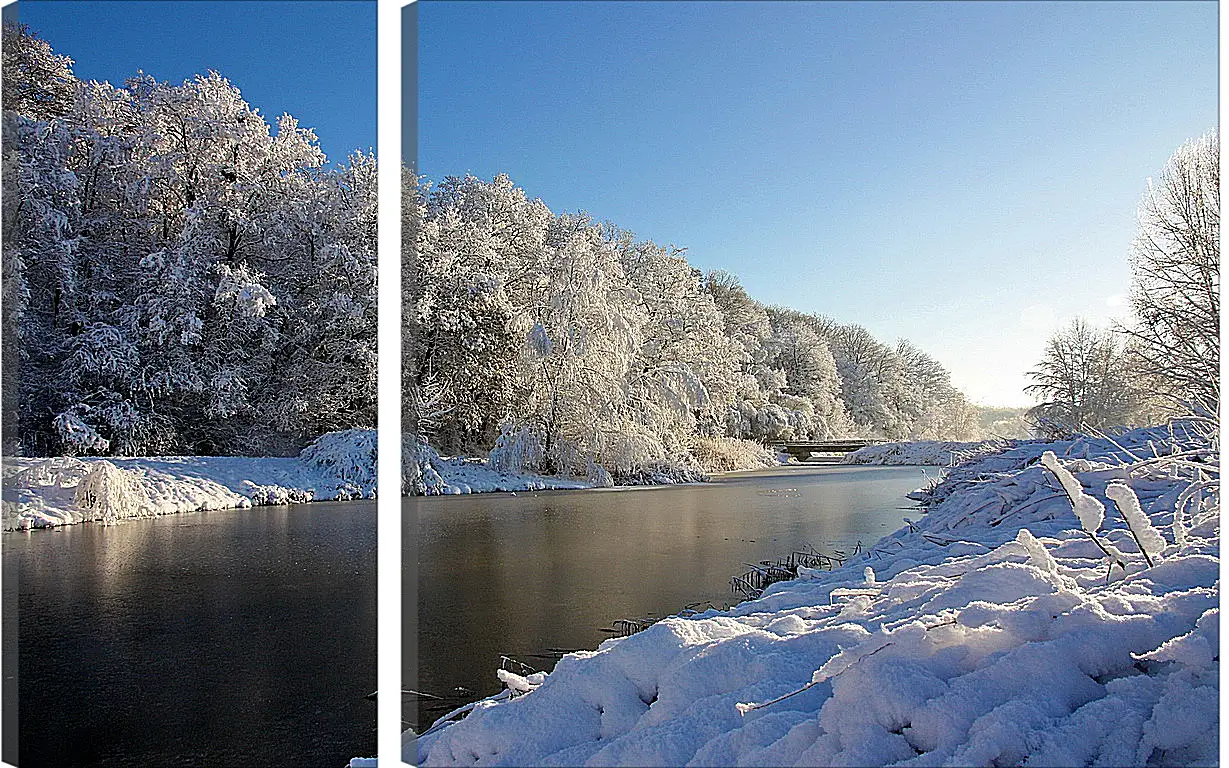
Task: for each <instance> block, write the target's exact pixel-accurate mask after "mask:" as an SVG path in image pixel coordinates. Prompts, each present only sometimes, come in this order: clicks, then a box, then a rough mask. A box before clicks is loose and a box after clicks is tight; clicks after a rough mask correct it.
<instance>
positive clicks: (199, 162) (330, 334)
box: [4, 28, 376, 454]
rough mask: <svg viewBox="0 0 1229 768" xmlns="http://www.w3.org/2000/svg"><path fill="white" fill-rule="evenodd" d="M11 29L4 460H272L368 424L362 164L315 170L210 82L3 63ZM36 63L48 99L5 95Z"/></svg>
mask: <svg viewBox="0 0 1229 768" xmlns="http://www.w3.org/2000/svg"><path fill="white" fill-rule="evenodd" d="M13 33H14V31H13V30H10V29H7V28H6V49H5V62H4V65H5V68H6V69H5V73H4V74H5V82H6V91H5V94H6V95H5V110H4V150H5V175H4V185H5V193H6V194H5V209H4V218H5V220H4V224H5V226H4V259H5V264H4V267H5V268H4V279H5V282H4V299H5V330H6V343H12V344H14V345H15V347H6V349H5V352H6V359H7V361H8V364H9V365H13V366H14V368H12V369H10V370H6V374H11V375H6V376H5V382H6V389H7V388H9V387H12V385H13V384H16V385H17V389H16V391H15V392H10V391H6V396H7V398H10V399H11V400H12V401H15V402H16V412H17V413H18V423H17V425H16V429H15V430H14V433H16V434H17V435H19V436H20V440H21V443H22V445H21V448H22V449H23V450H26V451H29V452H35V453H52V452H60V451H63V450H67V449H70V448H71V449H73V450H75V451H78V452H79V451H82V450H90V451H95V452H106V453H113V454H130V453H166V452H171V451H176V452H180V451H184V452H198V453H214V452H219V451H226V452H269V451H274V452H286V453H289V452H297V450H298V449H299V448H301V447H302V445H303V444H305V443H306V442H307V441H308V440H310V439H312V438H314V437H316V436H317V435H319V434H320V432H322V431H328V430H334V429H341V428H346V427H370V426H373V425H374V419H375V373H374V371H375V210H376V203H375V165H374V159H373V158H371V157H368V156H362V155H356V156H354V157H352V158H351V159H350V163H349V164H348V165H346V166H341V167H338V168H334V169H326V168H325V157H324V155H323V153H322V152H321V151H320V150H319V147H318V146H317V142H316V137H315V136H314V134H312V132H311V131H308V130H305V129H302V128H301V127H299V126H298V124H297V123H296V122H295V120H294V119H293V118H292V117H290V116H285V115H284V116H282V117H281V118H279V119H278V120H277V121H276V125H275V126H272V125H270V123H269V122H267V121H266V120H265V118H264V117H263V116H262V115H261V114H260V113H259V111H258V110H257V109H255V108H254V107H252V106H250V105H249V104H247V102H246V101H244V99H243V98H242V95H241V94H240V93H239V91H238V89H237V88H235V87H234V86H233V85H232V84H231V83H229V82H228V81H227V80H226V79H225V78H223V77H222V76H220V75H218V74H216V73H208V74H205V75H201V76H197V77H195V78H193V79H191V80H189V81H187V82H184V83H182V84H180V85H171V84H168V83H161V82H158V81H156V80H155V79H154V78H152V77H149V76H146V75H138V76H137V77H135V78H133V79H131V80H129V81H128V82H127V83H125V84H124V86H123V87H116V86H113V85H111V84H108V83H99V82H93V81H87V82H81V81H77V80H76V79H73V78H70V77H69V76H68V75H69V74H71V73H69V71H68V68H67V67H68V63H69V62H66V60H65V61H60V60H59V59H57V58H56V57H55V56H54V54H51V53H50V49H49V48H46V47H45V44H44V43H41V42H40V41H35V42H34V43H30V42H29V41H28V40H27V39H26V37H21V40H20V41H19V42H21V44H22V45H25V46H26V48H27V49H28V50H27V51H26V54H24V55H25V56H26V59H30V58H31V57H34V58H36V59H37V60H38V61H39V62H42V63H41V64H39V65H38V67H36V66H35V65H33V64H30V63H29V62H28V61H26V59H22V60H20V61H19V63H17V64H14V63H13V61H12V57H11V56H10V53H11V52H10V50H9V48H8V47H7V43H8V39H9V38H8V36H9V35H10V34H13ZM23 41H24V42H23ZM18 48H20V46H18ZM18 48H15V49H14V51H16V52H17V53H20V52H21V51H20V50H18ZM57 61H59V64H58V65H57V66H59V70H57V71H60V73H61V75H62V76H58V77H59V79H58V80H55V82H54V83H52V84H51V85H52V86H54V88H53V91H54V93H52V94H51V95H38V94H37V93H35V95H25V96H22V95H20V93H21V92H20V91H13V92H10V91H9V90H8V85H9V84H10V83H11V82H14V81H20V80H21V78H22V77H24V76H25V73H26V72H28V71H36V70H37V71H46V70H48V67H51V66H52V64H55V63H56V62H57ZM23 62H24V63H23ZM47 62H50V63H47ZM10 67H12V69H11V68H10ZM39 67H41V69H39ZM65 73H68V74H65ZM11 76H12V77H11ZM12 94H18V95H12ZM53 97H54V98H53ZM31 104H33V105H34V106H31ZM50 104H54V109H52V108H51V107H49V106H48V105H50ZM40 110H41V111H40ZM35 113H37V114H35ZM14 352H15V354H13V353H14ZM67 424H76V425H81V426H82V427H84V428H85V429H86V430H88V432H87V431H83V430H82V429H73V430H67V431H66V430H65V429H64V428H63V427H64V425H67ZM89 433H93V434H96V435H97V437H98V439H96V440H93V439H91V440H88V441H86V442H85V443H82V442H81V441H80V440H77V439H76V437H74V436H80V435H82V434H89Z"/></svg>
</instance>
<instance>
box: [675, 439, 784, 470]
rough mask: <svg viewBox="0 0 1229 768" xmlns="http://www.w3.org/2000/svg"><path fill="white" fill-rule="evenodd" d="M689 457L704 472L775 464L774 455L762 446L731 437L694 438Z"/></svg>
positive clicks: (759, 467) (751, 441)
mask: <svg viewBox="0 0 1229 768" xmlns="http://www.w3.org/2000/svg"><path fill="white" fill-rule="evenodd" d="M691 455H692V456H693V457H694V458H695V461H696V464H697V465H699V467H700V468H701V469H702V470H703V471H705V472H733V471H735V470H739V469H762V468H764V467H771V466H774V465H776V464H777V457H776V455H775V454H774V453H773V452H772V451H770V450H768V449H767V448H765V447H764V446H763V445H760V444H759V443H757V442H755V441H754V440H739V439H737V438H733V437H699V438H696V441H695V444H694V445H693V446H692V448H691Z"/></svg>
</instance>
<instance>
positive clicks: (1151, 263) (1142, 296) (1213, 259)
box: [1126, 132, 1220, 410]
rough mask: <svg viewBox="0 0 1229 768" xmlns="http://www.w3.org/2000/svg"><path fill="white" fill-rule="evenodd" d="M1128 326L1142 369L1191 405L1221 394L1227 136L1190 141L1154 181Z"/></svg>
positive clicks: (1137, 250) (1137, 244) (1213, 402)
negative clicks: (1222, 232) (1222, 147)
mask: <svg viewBox="0 0 1229 768" xmlns="http://www.w3.org/2000/svg"><path fill="white" fill-rule="evenodd" d="M1131 270H1132V278H1133V279H1132V286H1131V308H1132V309H1133V310H1134V313H1135V322H1134V323H1133V324H1131V325H1130V326H1128V327H1127V328H1126V332H1127V333H1128V334H1129V335H1130V336H1131V338H1132V342H1133V343H1132V344H1131V345H1130V351H1131V354H1132V356H1133V357H1134V358H1135V361H1136V363H1137V367H1138V368H1140V369H1141V370H1143V371H1146V372H1147V373H1148V374H1149V377H1150V378H1151V380H1152V381H1151V385H1152V386H1153V387H1154V388H1155V389H1156V390H1157V391H1158V392H1159V393H1160V394H1162V395H1164V396H1166V397H1167V398H1169V399H1170V400H1171V401H1173V402H1175V403H1177V404H1179V405H1180V406H1182V407H1185V408H1191V407H1199V408H1203V409H1211V410H1215V408H1216V406H1217V405H1218V404H1219V400H1220V140H1219V137H1218V136H1217V134H1216V133H1215V132H1211V133H1208V134H1206V135H1204V136H1202V137H1200V138H1198V139H1194V140H1192V141H1188V142H1187V143H1186V144H1184V145H1182V147H1181V148H1179V149H1178V151H1177V152H1175V153H1174V155H1173V156H1172V157H1170V159H1169V162H1168V163H1166V165H1165V168H1164V170H1163V171H1162V172H1161V176H1160V179H1159V180H1158V181H1157V182H1155V183H1152V182H1150V183H1149V185H1148V192H1147V194H1145V195H1144V199H1143V202H1142V203H1141V205H1140V209H1139V234H1138V235H1137V236H1136V238H1135V241H1134V243H1132V246H1131Z"/></svg>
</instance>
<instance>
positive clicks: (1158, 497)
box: [404, 424, 1220, 766]
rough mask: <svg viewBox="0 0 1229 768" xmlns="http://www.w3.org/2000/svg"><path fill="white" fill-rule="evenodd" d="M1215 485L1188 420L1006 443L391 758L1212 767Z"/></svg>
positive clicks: (431, 761) (1209, 460)
mask: <svg viewBox="0 0 1229 768" xmlns="http://www.w3.org/2000/svg"><path fill="white" fill-rule="evenodd" d="M1046 451H1051V452H1053V454H1054V456H1055V465H1056V466H1059V467H1061V468H1062V469H1063V470H1065V471H1067V472H1070V473H1072V476H1073V478H1074V479H1075V480H1076V481H1077V482H1078V484H1079V490H1080V493H1082V494H1086V495H1087V496H1088V497H1090V498H1095V499H1097V500H1098V502H1099V503H1101V504H1102V505H1103V506H1104V507H1105V508H1106V509H1108V510H1109V512H1108V513H1107V514H1106V515H1105V516H1104V519H1103V520H1102V521H1101V522H1100V525H1099V526H1098V527H1097V529H1096V530H1095V532H1094V533H1093V535H1095V536H1096V537H1098V538H1099V539H1101V540H1102V541H1104V542H1105V543H1107V544H1110V545H1111V546H1113V547H1114V548H1115V550H1116V551H1117V553H1118V556H1120V557H1121V558H1123V560H1124V561H1125V567H1123V568H1118V567H1115V568H1114V569H1113V570H1112V571H1108V569H1107V558H1106V554H1105V552H1104V551H1103V550H1102V549H1101V548H1100V547H1099V546H1098V544H1097V542H1095V541H1094V540H1093V539H1092V536H1090V532H1088V531H1086V530H1084V527H1083V526H1082V525H1081V523H1080V520H1079V519H1077V517H1076V515H1075V513H1074V510H1073V506H1072V503H1071V499H1070V498H1069V496H1068V493H1067V492H1066V491H1065V490H1064V489H1063V487H1062V486H1061V485H1060V483H1059V480H1058V479H1057V478H1056V476H1055V475H1054V474H1053V473H1052V472H1051V470H1049V469H1046V468H1045V467H1044V466H1043V465H1041V463H1040V457H1041V455H1042V454H1043V453H1045V452H1046ZM1218 475H1219V449H1218V448H1217V447H1216V444H1215V438H1214V436H1212V435H1209V434H1206V430H1203V429H1201V428H1200V427H1199V425H1198V424H1195V425H1191V424H1187V425H1186V426H1185V427H1183V426H1181V425H1178V426H1176V427H1174V428H1172V429H1161V428H1156V429H1150V430H1136V431H1135V432H1132V433H1128V434H1127V435H1123V436H1119V437H1117V438H1115V439H1109V438H1082V439H1079V440H1074V441H1064V442H1058V443H1039V442H1036V441H1031V442H1027V443H1019V444H1015V445H1011V446H1007V447H1005V449H1003V450H1000V451H998V452H996V453H993V454H989V455H983V456H981V457H979V458H977V459H975V460H973V461H971V462H968V463H965V464H961V465H959V466H957V467H954V468H952V469H951V470H950V471H949V472H948V473H947V476H946V478H945V479H944V481H943V482H942V483H940V484H939V485H938V486H936V487H934V488H932V489H930V490H929V491H928V492H926V494H925V496H926V498H925V503H926V506H927V510H928V511H927V514H926V515H925V516H924V517H923V518H922V519H921V520H920V521H918V522H917V523H915V524H913V525H911V526H909V527H906V528H904V529H901V530H899V531H897V532H895V533H893V534H891V535H890V536H887V537H885V538H884V539H882V540H881V541H880V542H878V543H877V544H875V545H874V546H873V547H871V548H870V549H869V550H867V551H866V552H865V553H863V554H862V555H860V556H858V557H855V558H854V559H852V560H850V561H849V562H848V563H846V565H845V566H844V567H842V568H840V569H837V570H834V571H831V572H828V571H823V570H820V569H806V570H805V572H804V574H803V577H802V578H798V579H795V580H792V581H786V582H780V583H777V584H773V585H772V586H770V587H769V588H768V589H767V590H765V592H764V593H763V594H762V595H761V596H760V597H759V598H758V599H756V600H752V601H748V602H745V603H742V604H740V605H738V606H736V607H734V608H733V609H731V610H729V611H726V612H718V611H708V612H705V613H702V614H698V615H695V616H691V617H685V618H684V617H674V618H669V619H666V620H663V621H661V622H658V623H657V624H654V625H653V626H651V627H649V628H648V629H647V630H645V631H643V632H640V633H638V634H635V635H633V636H631V637H627V638H621V639H612V640H607V641H606V642H604V643H603V644H602V645H601V646H600V647H599V648H598V650H596V651H584V652H578V653H573V654H569V655H567V656H565V657H564V658H563V659H562V660H560V662H559V663H558V665H557V666H556V667H555V669H554V671H553V672H551V673H550V674H549V675H544V676H542V679H540V681H530V680H528V679H526V678H519V677H518V678H516V679H515V680H513V679H511V678H509V679H508V681H506V682H507V683H508V689H507V690H505V691H504V693H503V694H501V695H500V696H497V697H492V698H491V699H486V700H483V701H480V702H477V703H475V704H473V705H471V706H470V707H467V708H465V709H466V711H468V715H467V716H466V717H465V718H464V719H462V720H459V721H455V722H447V721H444V720H442V721H440V722H437V724H436V725H435V726H433V727H432V728H431V729H429V730H428V731H427V732H426V733H424V734H423V736H422V737H421V738H419V739H418V740H417V741H416V742H408V741H407V742H406V747H405V750H406V751H405V755H404V756H405V758H406V759H407V760H412V761H415V762H418V763H419V764H423V765H457V764H464V765H543V766H548V765H730V766H733V765H910V766H914V765H916V766H920V765H940V764H945V765H992V764H994V765H1004V764H1017V765H1018V764H1024V765H1047V766H1057V765H1144V764H1149V765H1152V764H1156V765H1207V764H1214V763H1216V762H1217V761H1218V754H1217V745H1218V728H1219V711H1218V694H1219V678H1218V675H1219V628H1218V617H1219V612H1218V594H1219V559H1220V544H1219V534H1220V524H1219V509H1218V494H1217V492H1216V490H1215V488H1214V486H1212V485H1208V483H1209V481H1210V480H1211V479H1215V478H1216V477H1218ZM1193 483H1194V484H1203V488H1202V490H1201V492H1200V502H1199V503H1198V504H1193V505H1190V506H1188V511H1189V512H1190V515H1189V525H1188V526H1187V528H1186V529H1185V530H1186V536H1185V540H1184V542H1179V541H1175V540H1174V539H1173V537H1172V533H1173V532H1174V531H1175V530H1176V529H1171V528H1170V525H1171V523H1172V521H1173V518H1174V512H1175V507H1176V505H1177V504H1178V500H1179V499H1180V498H1182V497H1183V493H1184V490H1185V489H1186V488H1188V487H1189V486H1191V485H1192V484H1193ZM1111 485H1112V486H1114V487H1118V486H1119V485H1121V486H1124V487H1129V488H1130V489H1131V491H1132V493H1133V495H1134V497H1135V498H1136V499H1137V500H1138V503H1139V507H1140V511H1141V512H1142V513H1143V515H1145V516H1146V517H1147V518H1148V520H1149V525H1150V526H1151V527H1152V528H1153V529H1154V530H1155V531H1157V532H1158V533H1159V535H1161V536H1162V537H1164V540H1163V544H1164V546H1163V549H1162V551H1160V552H1159V553H1158V554H1159V557H1160V559H1154V560H1153V563H1154V564H1153V565H1151V566H1149V564H1148V562H1147V561H1146V560H1145V558H1144V556H1143V553H1142V552H1141V551H1140V549H1139V547H1138V546H1137V544H1136V541H1135V537H1134V536H1133V534H1132V531H1131V528H1130V527H1128V524H1127V522H1126V521H1124V520H1123V517H1122V515H1121V514H1119V513H1117V512H1115V511H1114V509H1115V508H1114V507H1111V506H1110V505H1109V504H1106V498H1107V489H1108V488H1110V487H1111ZM1109 493H1110V498H1113V497H1123V498H1125V495H1124V493H1123V491H1121V490H1112V491H1109ZM1183 503H1184V504H1185V503H1186V502H1183ZM1127 504H1128V505H1129V504H1130V502H1127ZM1116 508H1118V509H1121V504H1118V505H1116ZM1131 514H1132V513H1131V512H1128V513H1127V515H1128V516H1130V515H1131ZM1132 525H1133V524H1132ZM1166 534H1171V535H1169V536H1166ZM1141 540H1144V539H1143V538H1142V537H1141ZM1153 543H1154V542H1147V543H1145V545H1144V546H1145V547H1148V548H1149V549H1151V548H1152V545H1153ZM868 567H869V568H871V569H872V570H871V572H870V574H868V573H867V571H866V569H867V568H868Z"/></svg>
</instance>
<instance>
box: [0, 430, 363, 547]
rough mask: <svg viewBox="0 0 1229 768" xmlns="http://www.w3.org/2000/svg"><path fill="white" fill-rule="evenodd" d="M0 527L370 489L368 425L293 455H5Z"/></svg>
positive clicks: (347, 495) (359, 494)
mask: <svg viewBox="0 0 1229 768" xmlns="http://www.w3.org/2000/svg"><path fill="white" fill-rule="evenodd" d="M3 482H4V495H3V502H2V504H3V512H2V514H0V521H2V523H3V528H4V530H15V529H27V528H46V527H52V526H57V525H68V524H71V523H81V522H86V521H91V520H97V521H102V522H114V521H116V520H119V519H123V518H130V517H154V516H158V515H168V514H174V513H177V512H195V511H200V510H219V509H234V508H238V507H251V506H254V505H255V506H260V505H269V504H289V503H292V502H295V503H297V502H306V501H332V500H338V499H354V498H374V497H375V430H345V431H342V432H330V433H328V434H326V435H323V436H322V437H321V438H319V439H318V440H317V441H316V442H314V443H313V444H312V445H310V446H308V447H307V448H305V449H304V450H303V452H302V453H301V454H300V455H299V456H298V457H242V456H165V457H154V458H121V457H108V458H97V457H90V458H79V459H78V458H70V457H53V458H46V459H38V458H6V459H5V460H4V466H3Z"/></svg>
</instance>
